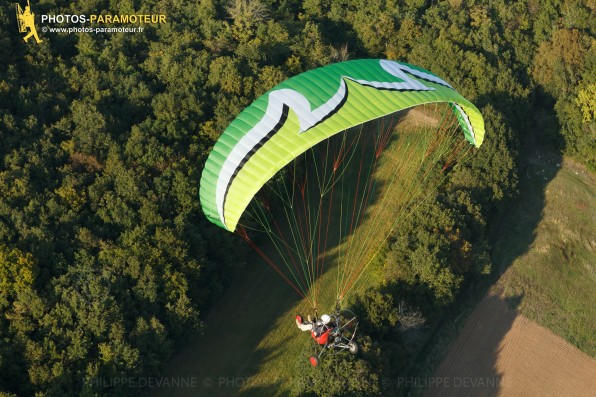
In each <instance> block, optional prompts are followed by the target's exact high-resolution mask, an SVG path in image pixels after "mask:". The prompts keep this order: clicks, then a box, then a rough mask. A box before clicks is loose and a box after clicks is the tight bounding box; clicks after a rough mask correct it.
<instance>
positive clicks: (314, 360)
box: [309, 356, 319, 367]
mask: <svg viewBox="0 0 596 397" xmlns="http://www.w3.org/2000/svg"><path fill="white" fill-rule="evenodd" d="M309 361H310V365H312V366H313V367H318V366H319V359H318V358H317V357H316V356H310V358H309Z"/></svg>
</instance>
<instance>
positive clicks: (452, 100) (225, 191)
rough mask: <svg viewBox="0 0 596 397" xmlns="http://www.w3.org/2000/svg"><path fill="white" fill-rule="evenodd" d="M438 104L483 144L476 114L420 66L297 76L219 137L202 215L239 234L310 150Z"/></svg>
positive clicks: (369, 64) (364, 63)
mask: <svg viewBox="0 0 596 397" xmlns="http://www.w3.org/2000/svg"><path fill="white" fill-rule="evenodd" d="M436 102H445V103H449V104H450V105H451V106H452V108H453V111H454V112H455V115H456V116H457V119H458V121H459V124H460V126H461V129H462V131H463V138H465V139H466V140H467V141H468V142H470V144H472V145H475V146H476V147H479V146H480V145H481V144H482V141H483V139H484V121H483V119H482V116H481V114H480V112H479V111H478V109H477V108H476V107H475V106H474V105H473V104H472V103H470V102H469V101H468V100H467V99H465V98H464V97H463V96H461V95H460V94H459V93H458V92H457V91H455V90H454V89H453V87H451V86H450V85H449V84H448V83H446V82H445V81H444V80H442V79H441V78H439V77H437V76H435V75H434V74H432V73H430V72H429V71H427V70H424V69H422V68H419V67H416V66H412V65H409V64H406V63H401V62H395V61H390V60H378V59H362V60H354V61H347V62H341V63H336V64H332V65H328V66H324V67H321V68H318V69H314V70H311V71H308V72H305V73H302V74H300V75H298V76H295V77H292V78H290V79H288V80H286V81H284V82H283V83H281V84H279V85H277V86H275V87H274V88H272V89H271V90H269V91H268V92H266V93H265V94H264V95H263V96H261V97H260V98H258V99H257V100H256V101H254V102H253V103H252V104H251V105H250V106H249V107H247V108H246V109H244V111H242V113H240V114H239V115H238V117H236V119H234V121H232V123H231V124H230V125H229V126H228V127H227V128H226V130H225V131H224V132H223V134H222V135H221V136H220V138H219V139H218V141H217V143H216V144H215V146H214V148H213V150H212V152H211V153H210V155H209V158H208V159H207V162H206V164H205V168H204V170H203V174H202V177H201V187H200V199H201V205H202V207H203V211H204V212H205V214H206V215H207V217H208V219H209V220H210V221H211V222H213V223H215V224H216V225H218V226H220V227H223V228H225V229H227V230H229V231H232V232H233V231H234V230H236V226H237V224H238V221H239V219H240V217H241V216H242V213H243V212H244V210H245V209H246V207H247V205H248V204H249V203H250V201H251V200H252V198H253V197H254V195H255V194H256V193H257V192H258V191H259V190H260V189H261V187H262V186H263V185H264V184H265V183H266V182H267V181H268V180H269V179H270V178H271V177H273V176H274V175H275V174H276V173H277V172H278V171H279V170H280V169H282V168H283V167H284V166H285V165H287V164H288V163H290V162H291V161H292V160H293V159H295V158H296V157H297V156H299V155H300V154H302V153H304V152H305V151H306V150H308V149H309V148H311V147H313V146H314V145H316V144H317V143H319V142H321V141H323V140H325V139H328V138H329V137H331V136H333V135H335V134H337V133H340V132H341V131H344V130H346V129H349V128H351V127H354V126H357V125H360V124H363V123H365V122H367V121H369V120H373V119H376V118H379V117H383V116H385V115H388V114H391V113H394V112H397V111H400V110H403V109H408V108H411V107H414V106H418V105H422V104H426V103H436Z"/></svg>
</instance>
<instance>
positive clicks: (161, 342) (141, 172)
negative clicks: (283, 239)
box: [0, 0, 596, 396]
mask: <svg viewBox="0 0 596 397" xmlns="http://www.w3.org/2000/svg"><path fill="white" fill-rule="evenodd" d="M32 9H33V11H34V12H35V13H37V14H39V15H41V14H46V13H53V14H74V13H77V14H80V13H89V14H91V13H93V14H114V15H116V14H123V13H136V14H163V15H166V16H167V23H165V24H159V25H151V24H148V25H147V26H146V27H145V29H144V31H143V32H142V33H136V34H127V33H112V34H85V33H80V34H66V33H40V35H41V36H42V37H41V38H42V39H43V42H42V43H40V44H39V45H38V44H36V43H34V42H33V41H32V40H30V41H29V42H28V43H25V42H24V41H23V36H22V35H21V34H20V33H19V31H18V29H17V27H16V20H15V17H14V8H12V5H10V7H9V4H6V3H5V5H3V6H2V7H0V314H1V316H0V394H2V393H5V394H6V395H19V396H28V395H46V396H64V395H97V394H102V395H127V394H132V393H133V392H134V389H126V388H110V389H109V390H98V389H97V388H93V387H92V385H91V383H90V382H91V380H92V379H96V378H101V377H104V378H107V377H110V376H115V375H117V374H122V373H125V374H127V375H130V376H140V375H145V376H147V375H154V374H157V373H159V371H160V370H161V369H162V368H163V365H164V363H165V362H166V360H167V359H168V358H169V357H171V355H172V354H173V352H174V351H175V349H176V348H177V347H179V346H181V345H182V344H183V343H184V342H185V341H186V340H187V338H188V337H189V336H191V335H197V334H200V332H201V328H202V327H203V323H202V321H203V319H204V314H205V313H206V312H207V311H208V310H209V307H210V305H211V304H212V303H213V302H214V301H216V300H217V299H218V298H220V297H221V296H222V294H223V293H224V292H225V290H226V287H227V286H228V285H229V282H230V280H231V279H232V277H233V275H234V274H239V272H238V271H239V270H241V269H243V268H244V267H245V266H246V263H245V258H246V255H247V253H248V248H246V247H244V246H243V245H241V244H239V240H238V239H237V238H235V237H234V236H233V235H231V234H229V235H228V234H226V233H224V232H223V231H221V230H219V229H218V228H217V227H215V226H214V225H211V224H210V223H209V222H208V221H207V220H206V219H205V218H204V215H203V213H202V211H201V209H200V204H199V200H198V197H199V193H198V191H199V179H200V174H201V170H202V168H203V165H204V163H205V160H206V158H207V155H208V153H209V151H210V150H211V148H212V147H213V144H214V142H215V141H216V140H217V138H218V137H219V135H220V134H221V133H222V131H223V130H224V129H225V128H226V127H227V125H228V124H229V123H230V121H231V120H232V119H234V118H235V117H236V115H237V114H238V113H240V111H241V110H242V109H244V108H245V107H246V106H248V105H249V104H250V103H251V102H252V101H253V100H254V99H256V98H257V97H258V96H260V95H261V94H263V93H264V92H265V91H267V90H269V89H270V88H271V87H273V86H274V85H276V84H278V83H280V82H281V81H284V80H285V79H287V78H289V77H292V76H295V75H297V74H299V73H301V72H304V71H307V70H310V69H312V68H315V67H319V66H323V65H327V64H330V63H333V62H338V61H343V60H347V59H359V58H387V59H394V60H398V61H404V62H408V63H411V64H415V65H420V66H421V67H423V68H425V69H428V70H430V71H432V72H433V73H436V74H437V75H439V76H441V77H443V78H444V79H445V80H446V81H448V82H449V83H450V84H451V85H453V86H454V87H457V90H458V91H459V92H461V93H462V95H464V96H465V97H466V98H468V99H469V100H470V101H472V102H473V103H474V104H475V105H476V106H477V107H478V108H479V110H480V112H481V113H482V115H483V117H484V119H485V122H486V131H487V134H486V137H487V138H486V140H485V143H484V145H483V146H482V155H479V156H474V157H473V158H472V159H471V161H469V162H468V163H466V165H465V166H464V167H459V168H457V169H456V170H454V172H452V173H451V174H450V177H449V179H448V180H447V181H446V183H445V184H444V185H443V186H442V187H441V189H439V190H438V191H437V194H436V197H433V198H432V200H431V201H429V202H428V203H427V204H425V206H424V208H422V210H421V211H420V212H418V213H417V214H416V216H413V217H411V218H408V221H407V222H406V223H405V224H404V226H403V227H402V228H400V229H399V230H398V231H396V233H394V235H392V237H391V238H390V240H389V242H388V244H387V247H386V249H385V254H384V258H383V259H382V260H383V265H382V266H381V269H382V271H381V273H382V278H383V280H384V285H385V287H384V289H383V290H378V291H374V293H371V294H369V295H367V297H363V298H362V299H361V300H360V302H359V307H360V310H361V312H362V316H363V318H364V324H365V326H364V329H365V334H366V335H368V336H367V337H369V338H376V339H378V340H379V341H381V343H382V347H383V348H379V347H376V348H373V347H370V346H369V347H367V345H366V343H365V344H364V347H365V351H368V352H369V354H368V355H365V357H364V358H363V359H362V361H356V362H347V361H346V362H343V363H342V364H341V365H340V366H338V367H337V368H352V370H354V371H360V373H366V374H369V375H367V376H370V377H371V378H372V377H374V376H373V375H374V373H377V372H379V371H381V372H382V371H385V372H387V371H395V372H399V371H401V370H402V369H403V367H402V366H400V365H395V363H397V362H403V360H400V358H404V357H407V356H408V354H411V353H412V352H411V351H409V350H408V349H407V347H405V346H406V345H405V343H403V341H399V340H398V341H396V340H395V338H392V337H389V336H388V335H387V334H386V333H385V331H383V329H384V328H385V327H386V326H387V324H390V325H393V326H395V325H396V324H397V320H396V319H397V318H398V317H396V316H398V315H397V314H395V313H400V312H399V310H398V309H399V305H400V301H401V300H406V301H407V303H408V304H415V305H416V306H417V307H419V308H420V310H421V311H422V312H423V313H424V315H425V316H426V317H427V319H429V320H430V321H432V319H433V318H436V316H438V315H439V314H440V313H441V311H442V310H443V309H444V308H445V307H446V306H447V305H449V304H450V303H452V302H454V300H455V299H456V297H457V296H458V294H460V293H461V291H462V290H463V289H465V288H466V286H467V285H469V283H470V282H471V281H473V280H474V279H476V278H478V277H481V276H482V275H483V274H486V273H488V272H490V268H491V258H490V234H491V232H492V229H491V225H493V224H495V223H496V221H495V220H496V219H499V217H501V216H502V214H503V213H504V211H505V210H506V208H507V205H508V203H509V202H511V200H513V199H515V198H516V194H517V184H518V177H517V172H518V167H519V156H520V152H521V151H522V150H523V149H524V147H525V146H528V145H546V146H548V147H549V148H551V149H552V150H554V151H557V152H559V153H564V154H566V155H569V156H572V157H574V158H576V159H578V160H579V161H581V162H584V163H585V164H586V165H587V166H588V167H590V168H591V169H592V170H593V169H594V168H595V167H596V158H595V153H596V148H595V147H594V145H595V142H596V139H594V138H595V131H596V54H595V51H596V48H595V46H594V43H595V39H594V31H595V29H596V26H595V25H596V18H594V13H595V4H594V2H593V1H577V0H563V1H559V0H549V1H534V0H519V1H514V2H510V1H504V0H492V1H476V2H463V1H457V0H451V1H439V2H425V1H416V0H414V1H404V2H396V1H383V0H372V1H371V0H369V1H347V0H332V1H319V0H305V1H298V0H280V1H277V0H275V1H274V0H271V1H267V0H231V1H230V0H225V1H215V0H204V1H200V2H177V1H174V2H158V1H143V2H141V1H132V0H128V1H122V2H112V1H82V2H67V1H60V0H56V1H50V2H42V3H39V4H37V3H35V4H32ZM38 27H41V26H40V25H38ZM478 174H480V175H483V178H476V177H475V175H478ZM404 263H408V264H411V265H408V266H404ZM367 349H368V350H367ZM371 385H372V383H371ZM300 387H305V388H308V382H306V383H304V384H301V386H300ZM326 387H328V388H329V390H326V391H325V390H322V391H321V390H319V392H328V393H329V395H336V394H337V390H335V389H334V387H335V386H334V385H333V384H331V383H330V384H327V386H326ZM371 387H372V386H371ZM295 391H296V392H297V393H303V392H307V391H309V390H306V389H300V390H295ZM343 391H344V392H345V390H343ZM351 392H353V393H355V394H358V393H367V392H370V393H373V392H375V393H376V392H380V391H379V390H376V389H375V390H369V391H366V390H364V391H363V390H356V389H355V390H352V391H351Z"/></svg>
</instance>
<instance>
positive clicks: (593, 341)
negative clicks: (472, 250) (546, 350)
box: [495, 156, 596, 357]
mask: <svg viewBox="0 0 596 397" xmlns="http://www.w3.org/2000/svg"><path fill="white" fill-rule="evenodd" d="M545 185H546V186H545ZM520 186H521V197H522V202H521V203H520V204H519V206H518V207H517V208H516V210H515V212H514V213H513V214H511V216H510V219H509V221H508V222H507V226H506V228H505V229H506V230H507V232H506V233H505V234H504V235H503V237H502V238H501V240H500V241H499V244H498V245H497V246H496V250H495V258H496V259H497V262H498V263H497V265H500V266H501V267H502V268H503V269H504V268H507V270H506V271H505V273H504V274H503V276H502V277H501V279H500V280H499V282H498V287H499V288H500V289H501V290H502V291H503V293H502V294H503V297H505V298H507V299H509V300H510V301H511V300H513V301H515V302H514V303H515V305H516V306H518V311H520V312H521V313H522V314H524V315H525V316H527V317H528V318H530V319H532V320H534V321H536V322H537V323H538V324H540V325H542V326H544V327H546V328H549V329H550V330H552V331H553V332H555V333H556V334H558V335H560V336H561V337H563V338H564V339H566V340H567V341H569V342H570V343H572V344H573V345H575V346H577V347H578V348H579V349H581V350H582V351H584V352H585V353H587V354H589V355H590V356H592V357H596V251H595V250H596V205H595V200H596V184H595V178H594V176H593V175H592V174H591V173H590V172H589V171H587V170H585V169H584V168H583V167H581V166H579V165H577V164H576V163H574V162H572V161H569V160H566V161H565V162H564V164H560V163H557V162H554V161H552V160H548V159H546V158H545V157H544V156H542V158H538V157H536V158H533V159H532V161H530V162H529V164H528V166H527V169H526V171H525V173H523V174H522V175H520ZM533 218H535V219H538V223H537V224H536V222H535V221H534V219H533Z"/></svg>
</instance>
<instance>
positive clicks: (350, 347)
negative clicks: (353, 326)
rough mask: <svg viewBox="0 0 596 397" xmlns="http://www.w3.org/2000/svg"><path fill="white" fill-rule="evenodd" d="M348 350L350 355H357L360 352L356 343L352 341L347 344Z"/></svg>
mask: <svg viewBox="0 0 596 397" xmlns="http://www.w3.org/2000/svg"><path fill="white" fill-rule="evenodd" d="M348 350H349V352H350V353H352V354H357V353H358V350H360V346H358V343H356V342H354V341H352V342H350V343H348Z"/></svg>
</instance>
